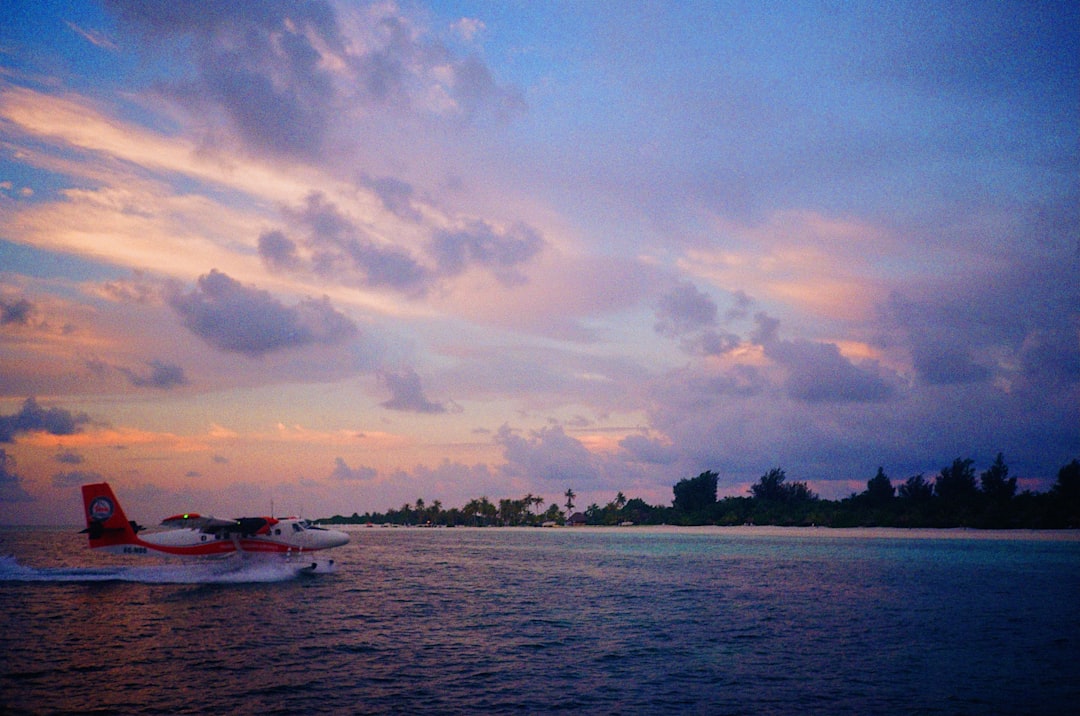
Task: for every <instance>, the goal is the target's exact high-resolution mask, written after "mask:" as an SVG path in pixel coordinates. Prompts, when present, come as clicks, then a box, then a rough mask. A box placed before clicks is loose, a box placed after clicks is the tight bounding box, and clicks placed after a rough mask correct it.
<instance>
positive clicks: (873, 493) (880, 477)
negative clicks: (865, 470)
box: [864, 467, 896, 507]
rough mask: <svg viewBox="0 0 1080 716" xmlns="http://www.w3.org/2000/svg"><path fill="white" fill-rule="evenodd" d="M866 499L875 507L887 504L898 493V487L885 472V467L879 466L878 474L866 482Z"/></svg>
mask: <svg viewBox="0 0 1080 716" xmlns="http://www.w3.org/2000/svg"><path fill="white" fill-rule="evenodd" d="M864 494H865V495H866V501H867V502H869V503H870V504H871V505H873V506H875V507H880V506H882V505H887V504H888V503H889V502H891V501H892V499H893V497H894V496H895V495H896V488H895V487H893V484H892V481H891V480H890V479H889V478H888V476H887V475H886V474H885V470H884V468H881V467H879V468H878V469H877V474H876V475H874V476H873V477H872V478H870V479H869V480H867V482H866V492H865V493H864Z"/></svg>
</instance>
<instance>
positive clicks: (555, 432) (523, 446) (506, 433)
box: [495, 425, 601, 485]
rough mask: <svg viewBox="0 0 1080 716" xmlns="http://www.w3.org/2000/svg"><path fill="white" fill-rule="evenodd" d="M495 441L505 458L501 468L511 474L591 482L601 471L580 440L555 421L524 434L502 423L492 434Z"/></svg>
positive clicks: (578, 483)
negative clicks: (526, 434)
mask: <svg viewBox="0 0 1080 716" xmlns="http://www.w3.org/2000/svg"><path fill="white" fill-rule="evenodd" d="M495 443H496V444H497V445H499V446H500V447H502V449H503V457H504V458H505V459H506V461H507V462H506V465H504V466H503V468H502V470H503V472H504V473H505V474H507V475H509V476H512V477H524V478H526V479H537V480H542V481H544V482H557V483H560V484H565V485H571V484H576V485H580V484H582V483H586V484H588V485H593V484H594V483H596V482H597V480H598V478H599V477H600V474H601V473H600V470H599V467H598V465H597V461H596V459H595V458H594V457H593V456H592V454H591V453H590V452H589V451H588V449H587V448H586V447H585V446H584V445H583V444H582V443H581V441H579V440H576V439H574V438H572V437H570V436H568V435H567V434H566V433H565V432H563V429H562V427H561V426H558V425H554V426H549V427H544V428H541V429H540V430H537V431H534V432H532V433H531V434H530V437H528V438H526V437H522V436H521V435H519V434H518V433H517V432H515V431H513V430H511V429H510V427H509V426H508V425H503V426H502V427H500V428H499V430H498V432H497V433H496V434H495Z"/></svg>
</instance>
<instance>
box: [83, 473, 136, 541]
mask: <svg viewBox="0 0 1080 716" xmlns="http://www.w3.org/2000/svg"><path fill="white" fill-rule="evenodd" d="M82 495H83V512H84V516H85V517H86V530H85V532H86V534H87V535H88V536H89V537H90V548H91V549H101V548H109V547H117V546H120V545H126V544H136V543H137V541H138V540H137V539H136V537H135V526H134V524H133V523H131V522H128V518H127V516H126V515H125V514H124V510H123V508H121V507H120V501H119V500H117V499H116V495H114V494H113V491H112V488H111V487H109V483H107V482H98V483H94V484H92V485H83V486H82Z"/></svg>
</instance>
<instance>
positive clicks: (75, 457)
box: [53, 450, 84, 465]
mask: <svg viewBox="0 0 1080 716" xmlns="http://www.w3.org/2000/svg"><path fill="white" fill-rule="evenodd" d="M53 460H56V461H57V462H59V463H61V464H63V465H81V464H82V462H83V460H84V458H83V456H82V455H80V454H79V453H77V452H75V451H74V450H60V452H58V453H56V455H54V456H53Z"/></svg>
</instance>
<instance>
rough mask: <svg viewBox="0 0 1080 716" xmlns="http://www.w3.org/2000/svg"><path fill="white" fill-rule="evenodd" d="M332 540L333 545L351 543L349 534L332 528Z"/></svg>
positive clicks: (338, 545)
mask: <svg viewBox="0 0 1080 716" xmlns="http://www.w3.org/2000/svg"><path fill="white" fill-rule="evenodd" d="M330 542H331V544H330V546H331V547H340V546H342V545H345V544H349V535H347V534H346V533H344V532H341V531H340V530H331V531H330Z"/></svg>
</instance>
